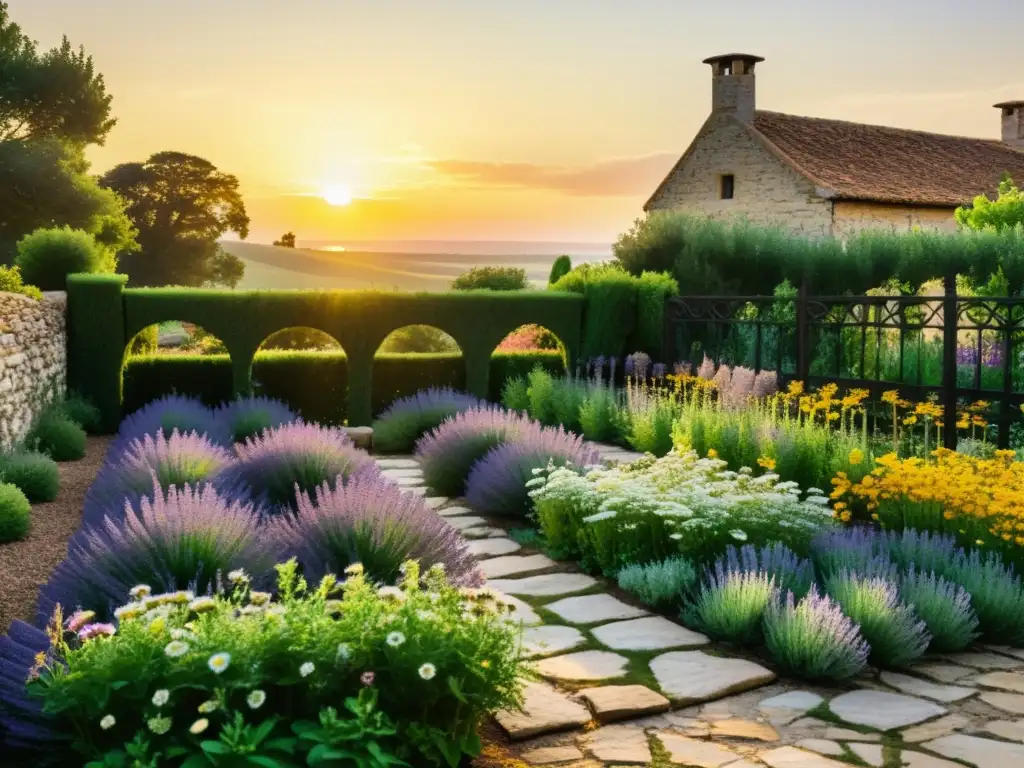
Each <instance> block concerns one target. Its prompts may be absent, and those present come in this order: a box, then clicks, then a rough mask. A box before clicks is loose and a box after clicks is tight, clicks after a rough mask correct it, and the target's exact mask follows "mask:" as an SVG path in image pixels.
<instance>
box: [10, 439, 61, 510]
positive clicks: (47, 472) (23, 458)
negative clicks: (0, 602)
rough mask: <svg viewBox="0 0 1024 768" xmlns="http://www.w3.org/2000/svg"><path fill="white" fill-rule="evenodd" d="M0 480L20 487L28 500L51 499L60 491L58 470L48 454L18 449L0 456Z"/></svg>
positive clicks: (41, 500) (37, 502) (37, 501)
mask: <svg viewBox="0 0 1024 768" xmlns="http://www.w3.org/2000/svg"><path fill="white" fill-rule="evenodd" d="M0 482H2V483H9V484H10V485H15V486H17V487H18V488H20V489H21V492H22V493H24V494H25V496H26V497H27V498H28V500H29V501H30V502H32V503H33V504H40V503H42V502H47V501H53V500H54V499H56V498H57V493H58V492H59V491H60V472H59V471H58V469H57V464H56V463H55V462H54V461H53V459H51V458H50V457H49V456H45V455H43V454H41V453H35V452H32V451H19V452H16V453H8V454H5V455H2V456H0Z"/></svg>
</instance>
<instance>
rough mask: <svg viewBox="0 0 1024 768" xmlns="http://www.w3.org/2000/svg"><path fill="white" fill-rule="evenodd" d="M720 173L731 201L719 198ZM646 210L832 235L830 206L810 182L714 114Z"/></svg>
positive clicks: (734, 123) (736, 126) (743, 130)
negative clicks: (730, 182)
mask: <svg viewBox="0 0 1024 768" xmlns="http://www.w3.org/2000/svg"><path fill="white" fill-rule="evenodd" d="M723 174H732V175H733V177H734V179H735V181H734V193H733V195H734V196H733V199H731V200H722V199H720V184H721V177H722V175H723ZM648 210H650V211H656V210H674V211H685V212H687V213H692V214H695V215H701V216H710V217H713V218H725V217H732V216H735V217H743V218H746V219H747V220H749V221H751V222H752V223H754V224H760V225H778V226H781V227H784V228H786V229H788V230H790V231H792V232H794V233H796V234H801V235H806V236H811V237H821V236H822V235H827V234H830V233H831V231H832V204H831V202H830V201H828V200H825V199H824V198H822V197H820V196H818V195H817V194H815V189H814V185H813V184H811V182H809V181H808V180H807V179H805V178H804V177H803V176H801V175H800V174H798V173H797V172H796V171H794V170H793V169H792V168H790V167H789V166H788V165H786V164H785V163H784V162H783V161H782V160H780V159H779V158H778V157H776V156H775V155H774V154H773V153H772V152H770V151H769V150H768V149H766V148H765V146H764V145H763V144H762V143H761V142H759V141H758V140H757V139H756V138H754V136H753V135H751V133H750V132H749V131H748V130H747V129H746V128H745V127H744V126H743V124H742V123H740V122H739V121H738V120H736V119H735V118H734V117H731V116H728V115H720V114H719V115H712V116H711V117H710V118H709V119H708V122H706V123H705V124H704V127H703V128H702V129H701V132H700V133H699V134H698V135H697V138H696V139H694V142H693V145H692V146H691V148H690V150H689V153H688V155H687V156H686V157H685V158H684V159H683V161H682V163H681V164H680V165H679V166H678V167H677V168H676V169H675V171H674V172H673V174H672V176H671V178H670V179H669V180H668V182H667V183H666V184H665V185H664V186H663V187H662V189H661V190H660V192H658V193H657V195H656V196H655V197H654V198H653V199H652V200H651V202H650V205H649V206H648Z"/></svg>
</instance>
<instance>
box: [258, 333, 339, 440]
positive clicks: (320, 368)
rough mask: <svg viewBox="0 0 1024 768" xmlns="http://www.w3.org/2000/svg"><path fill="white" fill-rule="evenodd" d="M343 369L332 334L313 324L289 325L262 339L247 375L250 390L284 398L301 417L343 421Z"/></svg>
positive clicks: (337, 343)
mask: <svg viewBox="0 0 1024 768" xmlns="http://www.w3.org/2000/svg"><path fill="white" fill-rule="evenodd" d="M348 373H349V371H348V358H347V356H346V355H345V350H344V349H343V348H342V346H341V344H340V343H339V342H338V340H337V339H336V338H334V337H333V336H332V335H331V334H329V333H327V332H326V331H323V330H320V329H319V328H312V327H309V326H291V327H288V328H282V329H280V330H277V331H274V332H273V333H271V334H270V335H269V336H267V337H266V338H265V339H263V341H262V342H261V343H260V345H259V347H258V348H257V350H256V355H255V357H253V361H252V369H251V373H250V377H251V382H252V391H253V394H256V395H264V396H266V397H273V398H275V399H277V400H281V401H283V402H285V403H286V404H287V405H288V406H289V407H291V408H292V409H293V410H295V411H296V412H297V413H298V414H299V415H300V416H302V418H303V419H304V420H305V421H308V422H317V423H319V424H344V423H345V420H346V419H347V418H348Z"/></svg>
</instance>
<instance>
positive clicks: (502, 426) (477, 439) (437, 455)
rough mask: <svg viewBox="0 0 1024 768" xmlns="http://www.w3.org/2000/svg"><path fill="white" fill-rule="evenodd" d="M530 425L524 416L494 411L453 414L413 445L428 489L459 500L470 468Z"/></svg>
mask: <svg viewBox="0 0 1024 768" xmlns="http://www.w3.org/2000/svg"><path fill="white" fill-rule="evenodd" d="M529 424H530V421H529V419H528V418H527V417H526V416H524V415H522V414H520V413H515V412H510V411H503V410H502V409H501V408H497V407H482V408H473V409H470V410H468V411H464V412H463V413H458V414H456V415H455V416H453V417H452V418H450V419H448V420H447V421H446V422H444V423H443V424H441V426H439V427H438V428H437V429H434V430H432V431H430V432H428V433H427V434H426V435H424V436H423V437H422V438H420V440H419V441H418V442H417V443H416V457H417V458H418V459H419V461H420V467H422V469H423V478H424V480H425V481H426V484H427V486H429V487H430V488H431V489H432V490H433V491H434V492H435V493H437V494H439V495H441V496H462V494H463V493H464V492H465V489H466V480H467V478H468V477H469V473H470V470H471V469H472V468H473V465H474V464H475V463H476V462H477V461H479V460H480V459H481V458H483V457H484V455H486V453H487V452H488V451H489V450H491V449H492V448H494V447H495V446H498V445H501V444H502V443H504V442H507V441H508V440H510V439H512V438H514V437H515V436H517V435H518V434H520V433H521V432H522V431H523V430H524V429H526V428H527V426H528V425H529Z"/></svg>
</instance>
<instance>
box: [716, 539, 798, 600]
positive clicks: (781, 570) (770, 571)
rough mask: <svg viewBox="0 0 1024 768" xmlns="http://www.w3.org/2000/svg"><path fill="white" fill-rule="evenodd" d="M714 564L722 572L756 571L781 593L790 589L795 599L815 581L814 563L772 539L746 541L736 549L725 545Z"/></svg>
mask: <svg viewBox="0 0 1024 768" xmlns="http://www.w3.org/2000/svg"><path fill="white" fill-rule="evenodd" d="M716 566H717V567H718V568H719V569H720V570H722V571H759V572H761V573H765V574H767V575H768V576H769V577H770V578H772V579H774V580H775V585H776V586H777V587H778V588H779V590H780V591H781V592H786V591H790V592H793V593H794V594H796V596H797V597H798V598H800V597H803V596H804V595H806V594H807V593H808V592H809V591H810V589H811V585H812V584H813V583H814V566H813V565H811V561H810V560H805V559H804V558H801V557H798V556H797V555H796V553H795V552H793V550H791V549H790V548H789V547H787V546H786V545H785V544H782V543H780V542H775V543H773V544H769V545H767V546H764V547H755V546H754V545H753V544H746V545H744V546H743V547H740V548H739V549H737V548H736V547H734V546H729V547H726V550H725V554H724V555H723V556H722V557H721V558H719V560H718V561H717V564H716Z"/></svg>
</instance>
